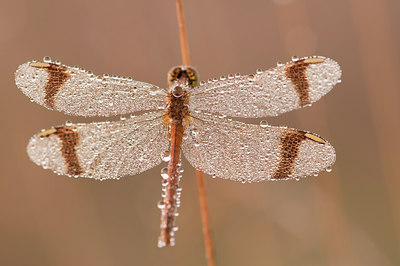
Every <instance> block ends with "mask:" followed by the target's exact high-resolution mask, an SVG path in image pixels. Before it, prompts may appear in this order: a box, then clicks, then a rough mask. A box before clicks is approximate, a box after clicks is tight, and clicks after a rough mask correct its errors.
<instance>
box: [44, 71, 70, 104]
mask: <svg viewBox="0 0 400 266" xmlns="http://www.w3.org/2000/svg"><path fill="white" fill-rule="evenodd" d="M46 69H47V72H48V73H49V80H48V81H47V83H46V87H45V93H46V95H45V96H44V104H45V105H46V106H47V107H49V108H54V97H55V96H56V94H57V93H58V91H59V90H60V87H61V86H62V85H63V84H64V82H65V81H66V80H67V79H68V78H69V74H68V73H67V68H66V67H65V66H59V65H56V64H50V66H49V67H47V68H46Z"/></svg>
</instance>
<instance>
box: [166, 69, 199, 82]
mask: <svg viewBox="0 0 400 266" xmlns="http://www.w3.org/2000/svg"><path fill="white" fill-rule="evenodd" d="M198 80H199V78H198V76H197V72H196V70H194V69H193V68H192V67H191V66H176V67H173V68H172V69H171V70H170V71H169V72H168V85H169V86H170V87H171V86H174V85H175V84H176V83H183V84H185V83H186V84H188V85H189V86H190V87H196V86H197V83H198Z"/></svg>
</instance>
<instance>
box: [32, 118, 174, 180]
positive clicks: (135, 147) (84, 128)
mask: <svg viewBox="0 0 400 266" xmlns="http://www.w3.org/2000/svg"><path fill="white" fill-rule="evenodd" d="M167 134H168V131H167V128H166V127H165V126H164V125H163V117H162V113H161V112H154V113H147V114H144V115H140V116H137V117H132V118H129V119H126V120H124V121H115V122H100V123H90V124H71V125H66V126H61V127H55V128H53V129H50V130H47V131H44V132H42V133H40V134H37V135H34V136H33V137H32V138H31V140H30V141H29V144H28V147H27V150H28V154H29V157H30V158H31V159H32V161H34V162H35V163H36V164H38V165H41V166H42V167H43V168H45V169H51V170H53V171H54V172H56V173H58V174H62V175H68V176H75V177H89V178H94V179H101V180H103V179H111V178H112V179H118V178H120V177H122V176H125V175H135V174H138V173H141V172H143V171H145V170H148V169H150V168H152V167H154V166H156V165H158V164H159V163H160V162H161V160H162V154H163V152H165V151H166V150H167V149H168V147H169V142H168V140H167Z"/></svg>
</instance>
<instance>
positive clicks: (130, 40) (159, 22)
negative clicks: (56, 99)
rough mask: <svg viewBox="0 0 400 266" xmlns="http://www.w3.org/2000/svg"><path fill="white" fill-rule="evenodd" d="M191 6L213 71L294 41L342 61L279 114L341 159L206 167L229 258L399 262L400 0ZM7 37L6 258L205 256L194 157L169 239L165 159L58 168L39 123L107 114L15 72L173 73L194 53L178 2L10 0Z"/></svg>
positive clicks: (262, 61) (197, 261)
mask: <svg viewBox="0 0 400 266" xmlns="http://www.w3.org/2000/svg"><path fill="white" fill-rule="evenodd" d="M184 9H185V17H186V22H187V29H188V38H189V46H190V53H191V60H192V63H193V65H194V66H195V67H196V68H197V69H198V71H199V73H200V76H201V78H202V79H208V78H213V77H218V76H220V75H222V74H227V73H232V72H233V73H235V72H240V73H252V72H254V71H255V70H256V69H257V68H264V69H266V68H269V67H272V66H275V64H276V62H277V61H288V60H290V57H291V56H292V55H294V54H295V55H298V56H308V55H323V56H327V57H330V58H333V59H335V60H337V61H338V62H339V63H340V64H341V66H342V70H343V77H342V80H343V83H342V84H339V85H337V86H336V87H335V88H334V89H333V90H332V92H331V93H329V94H328V95H327V96H325V97H324V98H323V99H322V100H321V101H319V102H317V103H315V104H314V105H313V106H312V107H311V108H306V109H303V110H299V111H295V112H291V113H288V114H285V115H282V116H279V117H278V118H273V119H268V121H269V122H270V123H271V124H273V125H288V126H291V127H296V128H299V129H307V130H310V131H313V132H317V133H319V134H321V135H322V136H324V137H326V138H327V139H329V140H330V142H331V143H332V144H333V145H334V146H335V147H336V149H337V162H336V164H335V165H334V168H333V171H332V172H331V173H321V174H320V175H319V176H318V177H309V178H307V179H303V180H301V181H300V182H296V181H287V182H266V183H258V184H241V183H236V182H233V181H227V180H221V179H211V178H210V177H208V176H206V177H205V182H206V189H207V193H208V203H209V208H210V218H211V227H212V235H213V239H214V245H215V253H216V259H217V265H230V266H232V265H400V255H399V243H400V242H399V240H400V194H399V192H398V189H399V187H400V181H399V178H400V171H399V166H398V164H399V163H400V160H399V159H400V157H399V151H400V144H399V138H398V136H399V132H400V125H399V114H400V111H399V101H400V97H399V87H398V84H399V78H398V77H399V73H400V63H399V62H400V60H399V59H400V58H399V50H398V47H399V44H400V43H399V42H400V20H399V17H398V16H399V15H398V12H399V11H400V1H397V0H368V1H365V0H336V1H321V0H308V1H306V0H264V1H261V0H258V1H257V0H251V1H236V0H224V1H212V0H205V1H194V0H186V1H185V0H184ZM0 47H1V49H0V53H1V60H2V63H1V64H0V75H1V79H0V85H1V90H2V97H0V101H1V104H0V111H1V125H2V130H1V140H2V148H1V160H0V161H1V178H0V211H1V219H0V265H57V266H58V265H68V266H69V265H74V266H80V265H96V266H103V265H107V266H108V265H205V259H204V248H203V239H202V234H201V224H200V214H199V207H198V201H197V187H196V179H195V177H194V170H193V168H192V167H191V166H190V165H189V164H188V163H187V162H184V167H185V173H184V178H183V181H182V185H183V195H182V207H181V208H180V216H179V218H178V225H179V228H180V229H179V231H178V233H177V239H176V240H177V245H176V247H174V248H164V249H158V248H157V237H158V234H159V223H160V220H159V219H160V211H159V210H158V209H157V207H156V205H157V202H158V200H159V199H160V193H161V186H160V185H161V178H160V176H159V172H160V169H161V167H156V168H154V169H153V170H150V171H147V172H145V173H143V174H141V175H138V176H134V177H127V178H123V179H122V180H120V181H105V182H99V181H94V180H88V179H69V178H67V177H62V176H57V175H55V174H53V173H52V172H51V171H46V170H43V169H42V168H40V167H38V166H36V165H35V164H33V163H32V162H30V160H29V158H28V156H27V155H26V151H25V147H26V144H27V142H28V139H29V138H30V136H31V135H32V134H34V133H36V132H38V131H39V130H40V129H41V128H49V127H50V126H52V125H58V124H62V123H64V122H65V121H66V120H72V121H73V122H82V121H91V120H93V119H84V118H79V117H72V118H71V117H68V116H66V115H63V114H61V113H57V112H51V111H49V110H46V109H45V108H43V107H41V106H39V105H37V104H34V103H30V102H29V99H28V98H27V97H25V96H24V95H23V94H22V93H21V92H20V91H19V90H18V89H17V87H16V86H15V84H14V71H15V70H16V68H17V67H18V65H19V64H22V63H24V62H26V61H28V60H31V59H41V58H43V56H46V55H48V56H51V57H52V58H53V59H60V60H61V61H62V62H63V63H65V64H67V65H76V64H77V65H79V66H82V67H85V68H87V69H90V70H92V71H94V72H95V73H97V74H102V73H110V74H117V75H123V76H133V77H134V79H137V80H141V81H146V82H149V83H153V84H156V85H159V86H165V85H166V73H167V71H168V70H169V68H170V67H172V66H174V65H177V64H180V61H181V57H180V47H179V36H178V28H177V21H176V12H175V2H174V1H173V0H170V1H166V0H154V1H122V0H114V1H77V0H71V1H44V0H38V1H28V0H24V1H7V0H3V1H1V2H0ZM260 120H261V119H259V120H253V121H249V122H253V123H259V121H260Z"/></svg>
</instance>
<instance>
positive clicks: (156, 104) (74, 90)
mask: <svg viewBox="0 0 400 266" xmlns="http://www.w3.org/2000/svg"><path fill="white" fill-rule="evenodd" d="M15 82H16V84H17V86H18V88H20V89H21V90H22V92H23V93H24V94H25V95H27V96H28V97H29V98H31V100H32V101H34V102H36V103H38V104H40V105H42V106H45V107H47V108H49V109H51V110H57V111H61V112H64V113H66V114H69V115H80V116H113V115H119V114H126V113H133V112H136V111H144V110H156V109H161V108H165V105H166V96H165V95H166V93H165V91H163V90H162V89H160V88H158V87H156V86H154V85H151V84H148V83H144V82H140V81H134V80H132V79H131V78H121V77H109V76H107V75H105V76H104V75H103V76H101V77H100V76H96V75H94V74H92V73H91V72H90V71H86V70H83V69H79V68H77V67H69V66H65V65H61V64H55V63H45V62H28V63H25V64H22V65H20V66H19V67H18V69H17V71H16V72H15Z"/></svg>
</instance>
